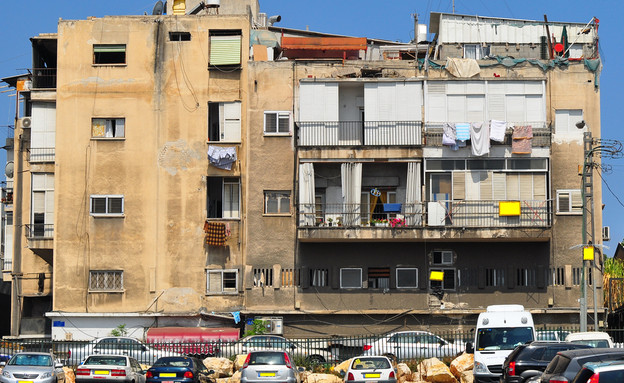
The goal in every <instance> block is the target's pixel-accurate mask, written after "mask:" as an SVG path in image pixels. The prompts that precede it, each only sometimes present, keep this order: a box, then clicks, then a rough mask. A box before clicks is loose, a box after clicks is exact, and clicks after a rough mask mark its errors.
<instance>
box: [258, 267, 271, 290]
mask: <svg viewBox="0 0 624 383" xmlns="http://www.w3.org/2000/svg"><path fill="white" fill-rule="evenodd" d="M253 281H254V286H256V287H262V286H273V268H271V267H267V268H262V269H260V268H257V269H253Z"/></svg>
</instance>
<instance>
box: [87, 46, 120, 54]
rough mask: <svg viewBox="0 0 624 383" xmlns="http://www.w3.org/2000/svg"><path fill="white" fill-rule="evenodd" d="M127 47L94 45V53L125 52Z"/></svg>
mask: <svg viewBox="0 0 624 383" xmlns="http://www.w3.org/2000/svg"><path fill="white" fill-rule="evenodd" d="M125 51H126V45H125V44H107V45H94V46H93V52H95V53H102V52H125Z"/></svg>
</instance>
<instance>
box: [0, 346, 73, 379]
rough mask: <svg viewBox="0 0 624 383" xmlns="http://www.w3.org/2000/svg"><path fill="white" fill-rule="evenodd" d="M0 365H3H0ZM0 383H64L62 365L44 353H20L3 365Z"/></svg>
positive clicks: (50, 355)
mask: <svg viewBox="0 0 624 383" xmlns="http://www.w3.org/2000/svg"><path fill="white" fill-rule="evenodd" d="M0 365H4V362H3V363H0ZM0 382H1V383H65V372H64V371H63V365H62V364H61V363H58V362H56V361H55V359H54V355H52V354H50V353H46V352H21V353H19V354H15V355H13V357H12V358H11V359H9V361H8V362H7V363H6V365H4V368H3V369H2V375H0Z"/></svg>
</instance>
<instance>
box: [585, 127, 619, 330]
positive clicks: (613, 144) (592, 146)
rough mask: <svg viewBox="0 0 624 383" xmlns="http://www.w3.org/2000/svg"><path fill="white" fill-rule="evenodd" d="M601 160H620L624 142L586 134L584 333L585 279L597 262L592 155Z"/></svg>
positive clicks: (595, 303)
mask: <svg viewBox="0 0 624 383" xmlns="http://www.w3.org/2000/svg"><path fill="white" fill-rule="evenodd" d="M585 126H586V124H585V121H584V120H582V121H579V122H577V123H576V127H577V128H579V129H583V128H585ZM594 155H596V156H598V157H610V158H619V157H622V155H623V153H622V143H621V142H619V141H616V140H603V139H594V138H593V137H592V134H591V131H587V132H585V133H583V173H582V175H581V198H582V202H583V205H582V209H583V224H582V230H583V232H582V244H581V248H582V251H583V268H582V272H581V299H580V300H579V301H580V302H579V303H580V325H581V331H587V277H586V265H587V263H586V262H587V261H589V262H590V266H591V268H592V270H594V269H595V266H596V259H595V256H594V247H595V246H596V245H594V244H593V242H595V238H594V233H595V230H594V203H593V197H594V193H593V192H594V183H593V175H594V172H593V170H594V166H596V164H595V163H594V162H593V156H594ZM588 207H589V217H590V220H591V221H590V223H591V228H590V230H591V232H590V234H591V241H588V240H587V208H588ZM592 279H593V293H594V329H596V326H597V325H598V306H597V300H598V299H597V292H596V273H595V272H594V273H592Z"/></svg>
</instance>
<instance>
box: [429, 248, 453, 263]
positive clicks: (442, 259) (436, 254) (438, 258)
mask: <svg viewBox="0 0 624 383" xmlns="http://www.w3.org/2000/svg"><path fill="white" fill-rule="evenodd" d="M432 257H433V258H432V260H431V263H432V264H433V265H452V264H453V252H452V251H448V250H444V251H443V250H435V251H433V253H432Z"/></svg>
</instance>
